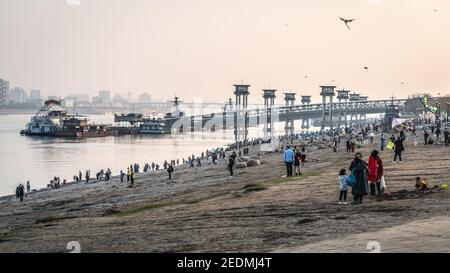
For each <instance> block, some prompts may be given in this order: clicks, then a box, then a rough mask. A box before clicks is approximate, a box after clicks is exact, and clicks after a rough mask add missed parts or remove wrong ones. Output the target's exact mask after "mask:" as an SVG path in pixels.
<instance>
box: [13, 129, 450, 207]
mask: <svg viewBox="0 0 450 273" xmlns="http://www.w3.org/2000/svg"><path fill="white" fill-rule="evenodd" d="M415 125H416V124H413V126H412V127H410V128H408V129H407V130H408V133H409V135H412V137H413V140H414V145H416V146H417V145H418V144H419V137H418V133H417V132H416V128H415ZM381 126H382V123H381V122H375V123H372V124H367V125H365V126H363V127H359V128H347V129H346V130H345V131H343V132H341V133H340V134H339V132H337V131H332V132H330V131H325V132H312V133H302V134H288V135H283V136H278V137H277V140H278V141H279V142H281V143H283V144H282V146H281V149H282V150H283V152H284V153H283V162H284V164H285V165H286V176H287V177H292V176H294V175H295V176H301V175H303V168H302V167H303V166H304V165H305V162H306V147H305V145H301V144H300V145H293V143H295V142H296V141H297V142H300V140H301V143H303V144H310V143H313V142H314V141H328V140H331V147H332V150H333V152H338V150H339V148H340V146H341V142H342V139H345V152H346V153H347V154H350V153H351V154H354V159H353V161H352V162H351V165H350V167H349V169H348V171H350V173H349V175H347V171H346V170H345V169H342V170H340V172H339V178H338V181H339V204H347V188H348V187H351V189H352V195H353V200H352V204H361V203H362V201H363V197H364V196H365V195H368V194H370V195H372V196H375V195H378V196H379V195H381V194H383V192H384V189H385V188H386V185H385V183H384V169H383V160H382V159H381V157H380V152H379V151H378V150H373V151H372V153H371V154H370V156H369V157H368V160H367V162H366V161H365V160H363V155H362V154H361V153H360V152H356V150H357V147H358V145H364V144H371V145H373V144H374V141H375V138H376V136H379V142H380V146H379V147H380V150H381V151H384V150H385V148H387V149H389V150H392V151H393V154H394V158H393V162H394V163H396V162H402V160H403V158H402V154H403V153H404V151H405V145H404V141H405V140H406V134H405V131H404V130H400V132H399V133H398V134H391V136H390V137H389V138H387V137H386V133H384V132H383V131H382V129H381ZM423 133H424V144H425V145H431V144H433V137H432V136H430V134H429V133H428V131H427V130H425V129H424V130H423ZM431 134H432V135H435V139H436V141H437V142H439V141H440V136H441V129H440V126H437V128H436V129H435V128H434V126H431ZM442 135H443V140H444V143H445V146H446V147H448V146H449V145H450V133H449V131H448V128H445V129H444V132H443V134H442ZM271 142H272V140H271V139H262V138H256V139H251V140H246V141H237V142H235V143H233V144H230V145H228V146H227V147H222V148H216V149H213V150H206V151H204V152H202V153H201V154H200V155H198V156H195V155H194V154H192V155H189V156H187V159H185V158H184V157H183V158H181V160H180V159H172V160H165V161H164V162H163V164H162V166H160V165H159V164H157V163H155V162H152V163H151V164H149V163H145V164H144V168H143V172H144V173H150V172H157V171H159V170H160V169H164V170H165V171H167V174H168V179H172V177H173V173H174V172H175V169H176V168H177V167H179V166H182V165H187V166H189V168H201V167H202V162H203V163H204V164H207V166H215V165H218V164H220V163H221V162H222V161H224V160H225V159H226V157H227V154H228V160H227V164H226V166H227V169H228V171H229V175H230V176H233V175H234V171H233V169H234V168H235V165H236V160H237V158H238V157H240V156H242V155H244V156H246V155H247V154H248V153H249V148H251V147H254V146H256V145H261V144H266V143H271ZM289 143H290V144H289ZM291 147H292V148H291ZM140 170H141V167H140V165H139V164H138V163H134V164H131V165H129V166H128V167H127V168H126V172H124V171H123V170H120V172H119V179H120V182H121V183H124V182H125V178H126V182H127V183H128V184H129V187H133V186H134V184H135V180H136V178H135V174H138V173H140ZM111 176H112V171H111V170H110V169H109V168H107V169H106V171H105V170H104V169H102V170H100V171H99V172H97V173H96V176H95V177H96V180H97V181H102V180H104V181H110V180H111ZM84 178H85V180H84V181H85V183H86V184H88V183H90V181H91V175H90V170H86V171H85V173H84ZM80 181H83V173H82V172H81V171H79V172H78V174H77V175H74V177H73V182H80ZM419 182H420V181H419ZM419 182H418V184H417V185H419V186H418V188H421V187H422V186H420V185H422V184H423V183H422V184H421V183H419ZM65 184H67V181H66V180H65V179H64V180H63V181H62V182H61V179H60V178H59V177H54V178H53V179H52V180H51V181H50V183H49V184H48V185H47V187H48V188H49V189H59V188H60V187H61V186H64V185H65ZM30 188H31V187H30V182H29V181H28V182H27V190H26V192H27V193H28V192H30V190H31V189H30ZM16 196H17V198H18V199H20V200H21V201H23V198H24V196H25V187H24V186H23V185H22V184H20V185H19V186H18V187H17V189H16Z"/></svg>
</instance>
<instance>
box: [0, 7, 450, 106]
mask: <svg viewBox="0 0 450 273" xmlns="http://www.w3.org/2000/svg"><path fill="white" fill-rule="evenodd" d="M76 1H77V0H0V78H5V79H8V80H9V81H10V85H11V86H21V87H24V88H25V89H27V90H29V89H31V88H40V89H41V90H42V91H43V92H45V93H46V94H55V95H64V94H68V93H86V94H90V95H95V94H97V92H98V90H100V89H109V90H111V91H112V92H113V93H123V94H125V93H126V92H127V91H133V94H134V95H137V94H139V93H141V92H144V91H146V92H149V93H150V94H152V96H153V98H155V99H166V98H168V97H169V96H172V95H174V94H175V93H176V94H177V95H179V96H181V97H182V98H183V99H184V100H193V99H194V98H196V97H202V98H203V100H205V101H211V100H214V101H225V100H226V99H227V98H228V97H230V96H232V91H233V87H232V85H233V84H235V83H239V82H240V81H241V78H243V80H244V82H245V83H248V84H251V85H252V87H251V89H250V90H251V93H252V96H251V98H250V102H257V103H260V102H262V98H261V93H262V91H261V89H263V88H268V87H272V88H277V89H278V90H280V92H283V91H293V92H297V93H298V94H299V95H302V94H308V95H313V99H314V100H315V101H317V100H318V98H319V96H318V94H319V93H320V90H319V87H318V85H323V84H333V85H337V86H338V87H339V88H346V89H350V90H352V91H357V92H362V93H364V94H366V95H369V96H370V97H371V98H381V97H388V96H391V94H392V92H394V93H395V95H396V96H397V97H406V96H407V95H408V94H411V93H414V92H419V91H420V92H423V91H428V92H431V93H433V94H437V93H438V92H440V93H442V94H446V93H450V53H449V51H450V1H448V0H339V1H336V0H314V1H313V0H308V1H306V0H80V1H81V4H80V5H79V6H77V5H68V2H76ZM434 9H437V11H434ZM338 16H342V17H345V18H356V19H357V20H356V21H355V22H353V23H351V27H352V30H351V31H349V30H348V29H347V28H346V27H345V25H344V24H343V23H342V22H341V21H339V19H338ZM286 25H287V26H286ZM364 66H368V67H369V71H368V72H366V71H365V70H364V69H363V67H364ZM305 76H308V78H305ZM401 82H404V83H405V84H404V85H401ZM280 95H281V94H280ZM280 97H281V96H280ZM278 101H280V99H278Z"/></svg>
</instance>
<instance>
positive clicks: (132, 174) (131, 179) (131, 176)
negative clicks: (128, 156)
mask: <svg viewBox="0 0 450 273" xmlns="http://www.w3.org/2000/svg"><path fill="white" fill-rule="evenodd" d="M130 182H131V185H130V186H131V187H133V186H134V172H133V170H131V174H130Z"/></svg>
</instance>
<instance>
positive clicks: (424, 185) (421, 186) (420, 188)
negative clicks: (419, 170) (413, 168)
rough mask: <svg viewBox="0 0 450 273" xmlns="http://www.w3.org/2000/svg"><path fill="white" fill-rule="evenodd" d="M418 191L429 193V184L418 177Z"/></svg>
mask: <svg viewBox="0 0 450 273" xmlns="http://www.w3.org/2000/svg"><path fill="white" fill-rule="evenodd" d="M416 189H417V191H420V192H427V191H428V190H429V189H428V187H427V183H425V181H424V180H423V179H422V178H421V177H416Z"/></svg>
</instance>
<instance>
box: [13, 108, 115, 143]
mask: <svg viewBox="0 0 450 273" xmlns="http://www.w3.org/2000/svg"><path fill="white" fill-rule="evenodd" d="M20 134H21V135H26V136H46V137H70V138H72V137H73V138H83V137H105V136H114V135H117V134H118V132H117V130H116V129H114V128H113V127H111V126H110V125H107V124H89V123H88V119H86V118H78V117H76V116H74V115H69V114H67V111H66V109H64V107H62V106H61V103H60V102H59V101H57V100H48V101H46V102H45V104H44V107H42V108H41V109H40V110H39V111H38V112H37V113H36V114H35V115H34V116H33V117H32V118H31V120H30V122H29V123H28V124H27V125H26V128H25V129H24V130H22V131H21V132H20Z"/></svg>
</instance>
